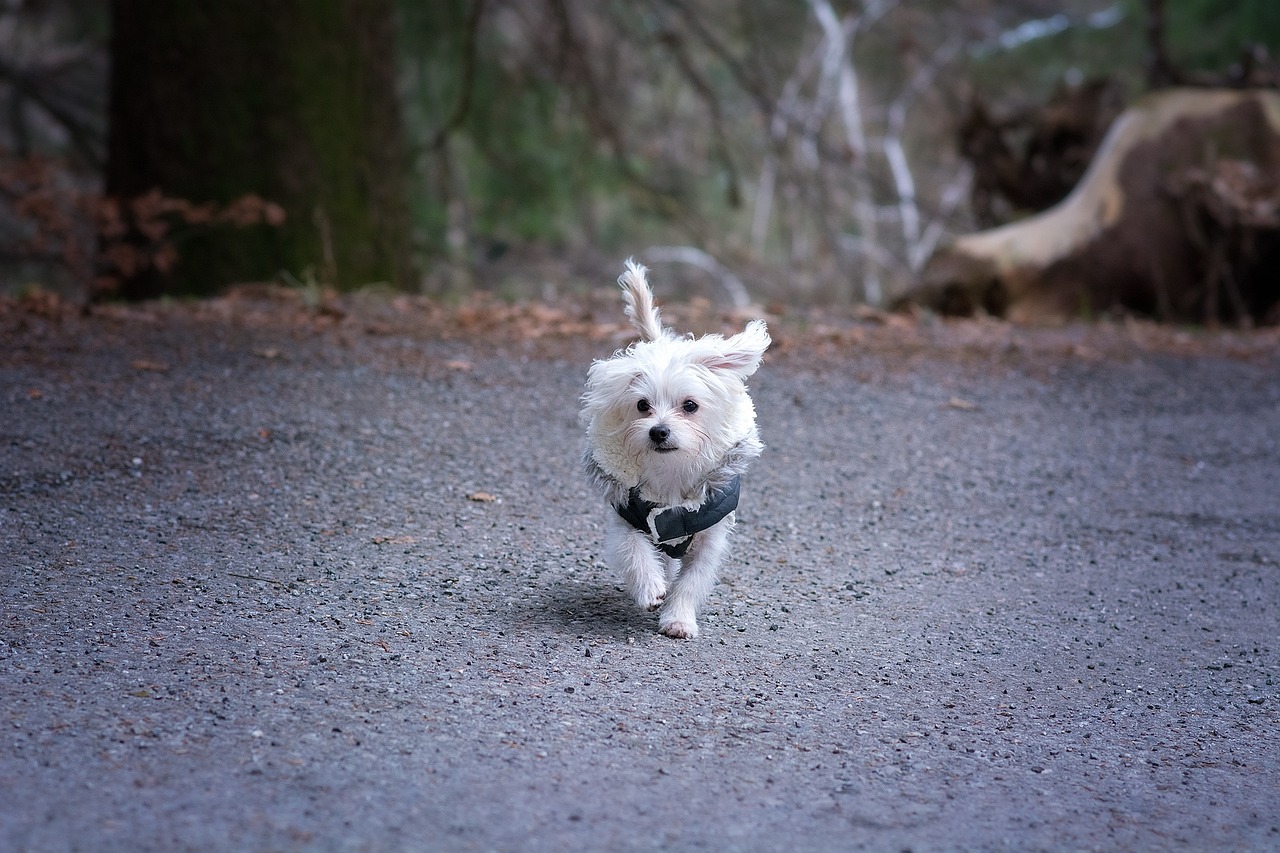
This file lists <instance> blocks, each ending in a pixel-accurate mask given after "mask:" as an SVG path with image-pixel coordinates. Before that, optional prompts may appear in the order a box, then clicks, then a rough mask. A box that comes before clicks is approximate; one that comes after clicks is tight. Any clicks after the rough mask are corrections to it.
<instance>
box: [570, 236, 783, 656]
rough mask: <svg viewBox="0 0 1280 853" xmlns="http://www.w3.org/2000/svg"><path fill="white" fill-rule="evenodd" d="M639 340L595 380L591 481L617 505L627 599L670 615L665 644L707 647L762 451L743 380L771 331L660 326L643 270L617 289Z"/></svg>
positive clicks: (590, 403) (617, 553) (590, 387)
mask: <svg viewBox="0 0 1280 853" xmlns="http://www.w3.org/2000/svg"><path fill="white" fill-rule="evenodd" d="M618 284H619V285H621V286H622V295H623V300H624V301H625V302H626V313H627V317H629V318H630V319H631V322H632V324H633V325H634V326H635V327H636V329H637V330H638V331H639V332H640V338H641V340H640V341H638V342H636V343H634V344H632V345H631V346H630V347H628V348H627V349H625V350H622V351H620V352H618V353H615V354H614V356H613V358H610V359H605V360H598V361H596V362H595V363H593V364H592V365H591V371H590V373H588V375H587V388H586V392H585V393H584V394H583V396H582V402H583V409H582V419H583V421H584V422H585V423H586V425H587V438H588V442H589V446H588V448H587V452H586V458H585V460H584V461H585V464H586V469H587V473H588V475H589V476H590V477H591V479H592V481H593V482H594V483H595V484H596V485H597V486H598V487H599V489H600V491H601V492H602V493H603V495H604V499H605V502H606V503H607V504H608V505H609V512H608V517H607V520H606V522H605V526H606V532H607V537H608V542H607V556H608V560H609V563H610V565H611V566H613V567H614V569H615V570H618V571H620V572H621V574H622V577H623V579H624V581H625V582H626V585H627V590H628V592H630V593H631V596H632V597H633V598H634V599H635V600H636V603H637V604H639V605H640V606H641V607H644V608H646V609H648V610H654V609H656V608H658V607H661V608H662V612H661V614H659V617H658V629H659V630H660V631H661V632H662V633H664V634H666V635H667V636H668V637H677V638H692V637H696V636H697V635H698V608H699V607H700V606H701V605H702V603H703V602H704V601H705V600H706V598H707V596H708V595H709V594H710V592H711V587H712V586H713V585H714V584H715V581H716V573H717V572H718V571H719V568H720V563H721V562H722V561H723V560H724V557H725V553H726V551H727V548H728V540H729V533H730V532H731V531H732V530H733V525H734V509H735V508H736V507H737V505H738V484H739V478H740V476H741V475H742V474H743V473H744V472H745V471H746V470H747V466H748V465H749V464H750V462H751V460H752V459H754V458H755V457H757V456H759V455H760V452H761V450H763V449H764V445H763V444H761V443H760V437H759V435H758V434H757V432H756V412H755V407H754V406H753V405H752V404H751V398H750V397H749V396H747V388H746V384H745V380H746V379H747V377H748V376H750V375H751V374H753V373H755V371H756V368H757V367H759V366H760V359H761V358H762V357H763V356H764V352H765V350H766V349H768V347H769V343H770V341H769V333H768V331H767V330H766V329H765V324H764V322H762V321H760V320H753V321H751V322H750V323H748V324H747V327H746V329H744V330H743V331H742V332H740V333H738V334H736V335H734V336H733V337H731V338H728V339H726V338H724V337H722V336H720V335H706V336H705V337H702V338H696V339H695V338H693V337H680V336H678V335H676V333H675V332H674V331H672V330H671V329H668V328H665V327H664V326H663V325H662V319H661V317H660V316H659V314H658V309H657V308H656V307H654V304H653V293H652V291H650V289H649V283H648V282H647V281H646V280H645V268H644V267H642V266H640V265H639V264H636V263H634V262H632V261H627V269H626V272H624V273H623V274H622V276H621V277H620V278H619V279H618Z"/></svg>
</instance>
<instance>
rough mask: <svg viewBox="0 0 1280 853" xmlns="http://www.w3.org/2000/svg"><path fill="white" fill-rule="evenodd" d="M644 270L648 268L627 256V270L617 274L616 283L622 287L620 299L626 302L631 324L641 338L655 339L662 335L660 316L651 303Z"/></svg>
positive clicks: (651, 295) (651, 299)
mask: <svg viewBox="0 0 1280 853" xmlns="http://www.w3.org/2000/svg"><path fill="white" fill-rule="evenodd" d="M646 272H648V270H646V269H645V268H644V267H642V266H641V265H640V264H637V263H636V262H635V261H633V260H631V259H629V258H628V259H627V270H626V272H624V273H623V274H622V275H620V276H618V284H619V285H620V286H621V287H622V300H623V301H624V302H626V304H627V307H626V312H627V317H628V318H630V320H631V325H633V326H635V327H636V329H637V330H638V331H639V332H640V337H641V339H643V340H646V341H656V340H658V339H659V338H661V337H662V336H663V329H662V316H661V315H660V314H659V313H658V308H657V306H656V305H654V304H653V291H652V290H650V289H649V281H648V279H646V278H645V273H646Z"/></svg>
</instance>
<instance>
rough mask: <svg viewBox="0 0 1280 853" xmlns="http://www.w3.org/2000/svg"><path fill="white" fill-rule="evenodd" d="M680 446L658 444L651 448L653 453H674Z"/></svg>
mask: <svg viewBox="0 0 1280 853" xmlns="http://www.w3.org/2000/svg"><path fill="white" fill-rule="evenodd" d="M679 449H680V448H678V447H676V446H674V445H670V444H658V445H655V446H654V448H653V452H654V453H675V452H676V451H677V450H679Z"/></svg>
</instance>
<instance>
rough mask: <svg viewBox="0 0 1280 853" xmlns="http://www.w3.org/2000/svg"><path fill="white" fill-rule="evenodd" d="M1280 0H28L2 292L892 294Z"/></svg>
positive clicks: (4, 131)
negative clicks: (656, 278)
mask: <svg viewBox="0 0 1280 853" xmlns="http://www.w3.org/2000/svg"><path fill="white" fill-rule="evenodd" d="M1277 45H1280V2H1276V0H852V1H851V0H807V2H806V0H627V2H609V0H605V1H604V2H595V0H432V2H415V0H276V2H271V3H262V2H257V0H221V1H220V2H212V0H211V2H195V0H112V2H110V3H105V2H104V3H98V2H83V0H0V290H2V291H4V292H9V293H14V292H18V291H21V290H24V289H30V288H32V287H40V288H44V289H49V290H54V291H57V292H60V293H63V294H69V295H71V296H72V297H74V298H76V299H84V300H90V299H101V298H134V297H152V296H157V295H186V294H192V295H200V294H209V293H214V292H217V291H218V290H220V289H222V288H224V287H226V286H228V285H231V284H234V283H240V282H263V281H274V282H277V283H280V284H283V285H285V286H293V287H302V288H311V289H317V288H334V289H338V290H348V289H355V288H362V287H371V286H384V287H391V288H397V289H402V290H408V291H410V292H417V293H425V294H428V295H432V296H441V297H455V296H458V295H462V294H466V293H468V292H473V291H475V290H477V289H483V290H487V291H491V292H494V293H496V294H499V295H501V296H503V297H533V298H546V299H552V298H564V297H572V296H574V295H576V294H580V293H583V292H585V291H586V290H587V289H588V288H599V287H600V286H601V285H602V284H605V283H607V282H608V281H609V280H610V279H611V278H612V276H613V275H614V274H615V273H616V271H617V268H618V264H619V261H620V260H621V259H622V258H624V257H627V256H630V255H635V256H636V257H638V258H639V259H641V260H643V261H644V262H646V263H648V264H650V265H652V266H655V267H658V268H660V270H661V273H662V289H663V290H664V295H665V296H667V297H670V296H671V295H673V293H678V294H680V295H684V296H688V295H693V294H699V293H701V294H704V295H706V296H708V297H710V298H711V299H712V300H714V301H715V302H716V303H717V304H725V305H733V306H738V307H741V306H743V305H745V304H746V303H747V302H749V301H752V302H758V303H764V302H770V301H773V302H780V303H789V304H827V303H836V304H839V303H844V304H850V303H859V302H865V303H868V304H871V305H875V306H885V305H888V304H890V303H891V302H892V301H893V300H894V299H895V297H897V296H898V295H900V294H902V293H903V292H905V291H906V290H907V289H908V288H909V287H911V286H912V284H913V283H914V282H915V281H916V280H917V279H918V278H919V276H920V274H921V271H922V269H923V268H924V266H925V265H926V263H927V262H928V261H929V259H930V257H931V256H932V255H933V254H934V252H935V250H937V249H938V248H939V247H940V246H942V245H944V244H945V243H946V242H947V241H948V240H950V239H952V238H954V237H955V236H956V235H960V234H965V233H968V232H972V231H975V230H978V229H982V228H986V227H990V226H993V225H998V224H1000V223H1004V222H1010V221H1014V220H1017V219H1019V218H1021V217H1025V216H1027V215H1028V214H1030V213H1033V212H1035V211H1038V210H1043V209H1045V208H1047V207H1049V206H1051V205H1053V204H1054V203H1055V202H1057V201H1059V200H1060V199H1062V198H1063V196H1065V195H1066V194H1067V193H1068V192H1069V191H1070V189H1071V188H1072V186H1073V185H1074V184H1075V182H1076V181H1077V180H1078V179H1079V177H1080V175H1081V174H1082V173H1083V172H1084V169H1085V167H1086V166H1087V165H1088V162H1089V159H1090V157H1091V156H1092V154H1093V152H1094V150H1095V148H1096V147H1097V145H1098V143H1099V141H1100V139H1101V138H1102V135H1103V133H1104V132H1105V130H1106V128H1107V126H1108V125H1109V124H1110V122H1111V121H1112V120H1113V119H1114V117H1115V116H1116V115H1118V114H1119V113H1120V111H1121V110H1122V109H1123V108H1124V107H1125V106H1126V105H1127V104H1129V103H1131V102H1132V101H1133V100H1134V99H1135V98H1137V97H1138V96H1140V95H1141V94H1143V93H1144V92H1147V91H1150V90H1152V89H1157V88H1160V87H1165V86H1170V85H1173V84H1184V85H1186V84H1192V85H1197V84H1213V85H1219V86H1231V87H1242V86H1263V87H1268V86H1269V87H1275V85H1276V82H1277V80H1276V77H1275V71H1274V69H1275V62H1274V60H1273V59H1272V57H1273V56H1274V55H1275V53H1276V52H1277Z"/></svg>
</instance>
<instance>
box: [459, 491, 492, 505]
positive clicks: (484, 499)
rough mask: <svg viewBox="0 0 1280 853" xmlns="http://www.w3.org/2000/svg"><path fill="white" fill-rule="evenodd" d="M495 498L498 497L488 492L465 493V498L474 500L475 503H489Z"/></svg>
mask: <svg viewBox="0 0 1280 853" xmlns="http://www.w3.org/2000/svg"><path fill="white" fill-rule="evenodd" d="M497 499H498V498H497V497H496V496H495V495H491V494H489V493H488V492H472V493H471V494H469V495H467V500H469V501H476V502H477V503H486V504H489V503H493V502H494V501H496V500H497Z"/></svg>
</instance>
